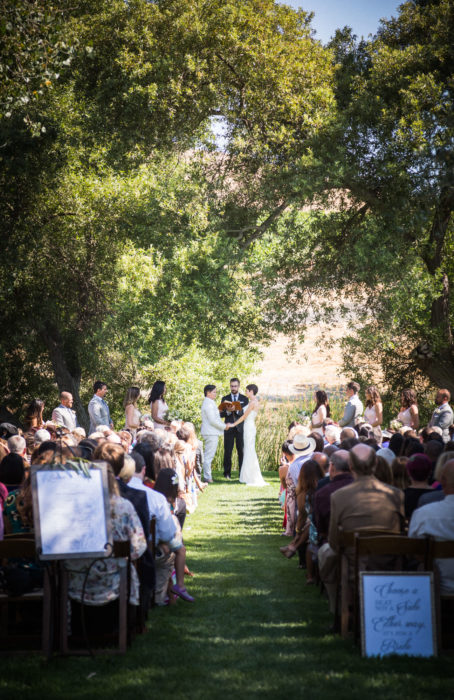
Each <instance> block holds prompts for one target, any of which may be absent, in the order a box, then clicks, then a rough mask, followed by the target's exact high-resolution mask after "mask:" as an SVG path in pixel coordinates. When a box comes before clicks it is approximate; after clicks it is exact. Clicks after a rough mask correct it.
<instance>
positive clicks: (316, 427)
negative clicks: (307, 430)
mask: <svg viewBox="0 0 454 700" xmlns="http://www.w3.org/2000/svg"><path fill="white" fill-rule="evenodd" d="M314 399H315V408H314V411H313V413H312V416H311V430H312V432H313V433H318V434H319V435H321V436H322V437H323V432H324V431H323V426H324V422H325V420H326V419H327V418H329V417H330V408H329V402H328V396H327V395H326V392H325V391H322V390H319V391H316V392H315V393H314Z"/></svg>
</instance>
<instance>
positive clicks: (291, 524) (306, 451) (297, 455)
mask: <svg viewBox="0 0 454 700" xmlns="http://www.w3.org/2000/svg"><path fill="white" fill-rule="evenodd" d="M287 443H288V449H289V450H290V452H291V454H292V455H293V458H292V459H288V456H287V455H286V457H287V459H288V462H289V468H288V472H287V476H286V479H285V485H286V494H287V495H286V502H287V505H286V513H287V527H286V532H285V534H286V535H288V536H292V537H293V532H294V529H295V523H296V487H297V486H298V477H299V473H300V470H301V466H302V464H303V462H304V461H305V460H306V459H309V458H310V457H311V456H312V454H313V453H314V451H315V441H314V440H313V439H312V438H309V437H305V436H304V435H303V434H300V433H296V434H295V436H294V439H293V442H292V441H290V440H288V441H287Z"/></svg>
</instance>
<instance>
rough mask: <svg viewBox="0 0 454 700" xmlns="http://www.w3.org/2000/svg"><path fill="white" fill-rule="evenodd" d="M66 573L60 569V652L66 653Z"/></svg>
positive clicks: (67, 599)
mask: <svg viewBox="0 0 454 700" xmlns="http://www.w3.org/2000/svg"><path fill="white" fill-rule="evenodd" d="M68 601H69V598H68V573H67V571H65V570H64V568H63V565H62V566H61V569H60V651H61V653H62V654H67V653H68Z"/></svg>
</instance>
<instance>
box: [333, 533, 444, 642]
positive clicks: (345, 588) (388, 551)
mask: <svg viewBox="0 0 454 700" xmlns="http://www.w3.org/2000/svg"><path fill="white" fill-rule="evenodd" d="M338 535H339V539H338V541H339V555H338V600H337V609H336V621H337V624H338V627H339V628H340V633H341V635H342V637H344V638H346V637H348V636H349V631H350V629H352V631H353V635H354V638H355V641H358V640H359V634H360V624H359V608H360V594H359V588H360V587H359V583H360V573H361V571H364V570H369V571H371V570H375V571H378V570H394V571H408V570H419V571H433V572H434V580H435V598H436V611H437V623H438V624H437V628H438V633H439V637H438V642H439V648H449V649H452V648H454V635H453V634H452V633H451V631H450V630H451V625H450V622H449V627H448V628H447V629H446V631H444V634H443V637H442V623H443V622H444V620H442V616H441V606H442V604H443V603H445V602H446V603H450V602H452V601H454V595H442V594H441V592H440V581H439V575H438V570H437V567H436V566H435V560H437V559H447V558H454V541H443V542H439V541H436V540H435V539H433V538H432V537H428V538H424V539H417V538H411V537H407V536H405V535H402V534H399V533H395V532H388V531H383V530H358V531H348V532H347V531H344V530H343V528H341V527H340V528H339V531H338ZM377 558H378V560H377ZM383 558H385V559H383ZM352 565H353V577H352V571H351V568H352ZM352 579H353V580H352Z"/></svg>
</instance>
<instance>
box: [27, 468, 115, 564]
mask: <svg viewBox="0 0 454 700" xmlns="http://www.w3.org/2000/svg"><path fill="white" fill-rule="evenodd" d="M31 478H32V492H33V519H34V525H35V538H36V548H37V551H38V552H39V557H40V559H71V558H73V559H74V558H82V557H93V558H95V557H96V558H97V557H104V556H108V554H109V551H110V547H108V543H109V542H112V535H111V531H112V526H111V519H110V499H109V490H108V486H107V469H106V465H105V464H103V463H100V462H97V463H96V464H90V465H88V470H87V474H84V472H83V471H81V470H78V471H76V470H74V469H72V468H71V467H70V466H69V465H68V467H65V468H64V467H62V466H61V465H59V464H45V465H32V466H31Z"/></svg>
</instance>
